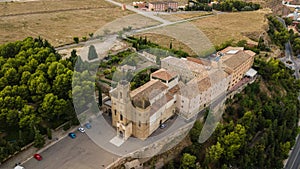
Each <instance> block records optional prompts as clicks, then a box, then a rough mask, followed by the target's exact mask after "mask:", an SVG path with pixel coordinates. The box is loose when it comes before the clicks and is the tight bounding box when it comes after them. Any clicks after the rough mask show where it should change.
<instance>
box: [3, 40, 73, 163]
mask: <svg viewBox="0 0 300 169" xmlns="http://www.w3.org/2000/svg"><path fill="white" fill-rule="evenodd" d="M0 65H1V69H0V161H2V160H3V159H4V158H5V157H7V155H9V154H12V153H13V152H15V151H16V150H19V149H20V147H22V146H24V145H26V144H28V143H29V142H31V141H35V145H36V146H37V147H41V146H42V145H43V143H44V140H43V139H44V138H43V137H42V135H41V134H46V133H47V130H48V131H49V128H55V127H57V126H58V125H60V124H62V123H64V122H66V121H68V120H70V119H73V118H74V109H73V105H72V101H71V89H72V85H71V83H72V76H73V64H72V61H70V60H62V59H61V56H60V55H59V54H58V53H57V52H56V51H55V50H54V48H53V47H52V46H51V45H50V44H49V43H48V42H47V41H46V40H42V39H40V38H36V39H33V38H26V39H24V40H23V41H17V42H14V43H8V44H4V45H1V46H0Z"/></svg>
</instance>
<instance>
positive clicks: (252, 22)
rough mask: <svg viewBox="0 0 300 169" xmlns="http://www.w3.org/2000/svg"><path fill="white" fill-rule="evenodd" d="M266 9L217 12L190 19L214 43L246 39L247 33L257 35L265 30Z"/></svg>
mask: <svg viewBox="0 0 300 169" xmlns="http://www.w3.org/2000/svg"><path fill="white" fill-rule="evenodd" d="M267 13H269V11H268V10H259V11H253V12H237V13H226V14H218V15H216V16H211V17H207V18H202V19H199V20H195V21H192V23H193V24H195V25H196V26H197V27H198V28H199V29H200V30H201V31H203V32H204V34H205V35H206V36H207V37H208V38H209V39H210V40H211V41H212V43H213V44H214V45H219V44H221V43H223V42H225V41H228V40H231V39H234V40H236V41H238V40H241V39H248V37H247V36H246V35H247V34H249V33H255V34H256V35H257V36H259V35H260V34H261V33H262V32H264V31H265V30H266V27H267V19H266V17H265V15H266V14H267Z"/></svg>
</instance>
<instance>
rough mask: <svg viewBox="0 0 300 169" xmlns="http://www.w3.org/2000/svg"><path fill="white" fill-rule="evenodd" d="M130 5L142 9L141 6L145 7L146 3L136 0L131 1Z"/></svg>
mask: <svg viewBox="0 0 300 169" xmlns="http://www.w3.org/2000/svg"><path fill="white" fill-rule="evenodd" d="M132 5H133V6H134V7H135V8H139V9H143V8H146V6H147V3H146V2H142V1H138V2H133V3H132Z"/></svg>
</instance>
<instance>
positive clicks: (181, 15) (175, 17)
mask: <svg viewBox="0 0 300 169" xmlns="http://www.w3.org/2000/svg"><path fill="white" fill-rule="evenodd" d="M210 14H212V12H204V11H188V12H176V13H171V14H165V15H164V14H160V15H159V17H161V18H163V19H166V20H168V21H180V20H183V19H191V18H196V17H201V16H206V15H210Z"/></svg>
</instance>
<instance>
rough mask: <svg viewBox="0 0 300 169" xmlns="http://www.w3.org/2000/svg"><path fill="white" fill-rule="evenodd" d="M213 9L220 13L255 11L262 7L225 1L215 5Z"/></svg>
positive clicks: (234, 0) (229, 0) (235, 0)
mask: <svg viewBox="0 0 300 169" xmlns="http://www.w3.org/2000/svg"><path fill="white" fill-rule="evenodd" d="M212 8H213V9H215V10H218V11H227V12H237V11H255V10H258V9H259V8H260V5H259V4H256V3H252V2H245V1H240V0H223V1H221V2H220V3H215V4H213V6H212Z"/></svg>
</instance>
